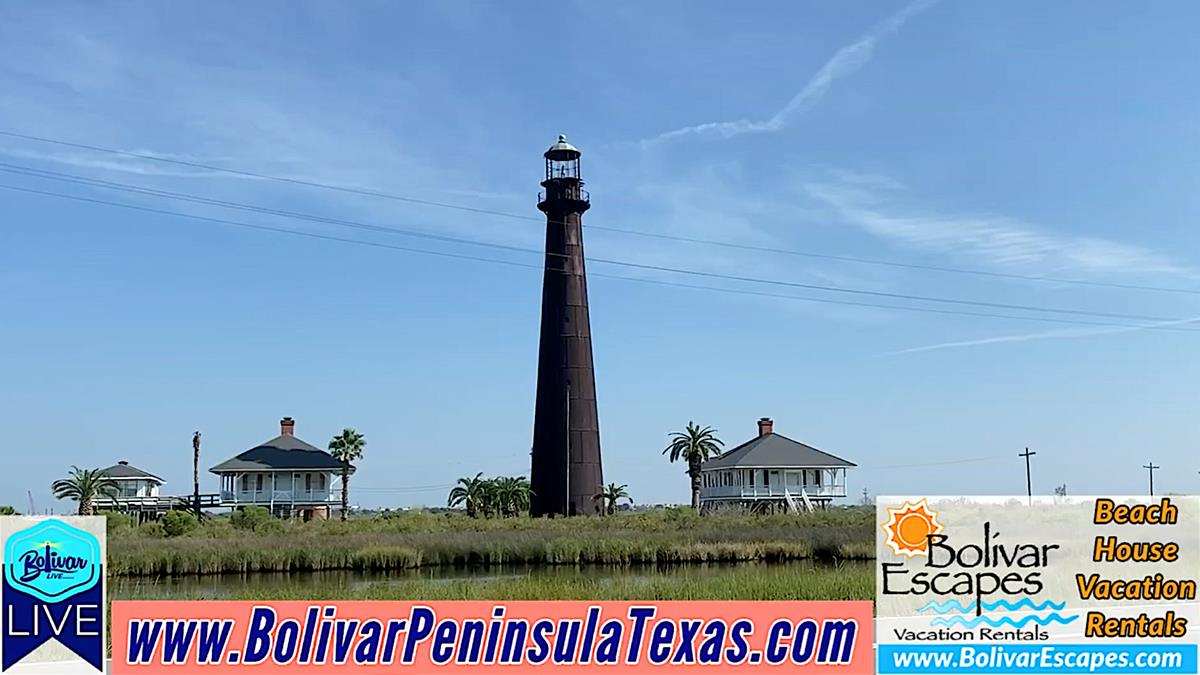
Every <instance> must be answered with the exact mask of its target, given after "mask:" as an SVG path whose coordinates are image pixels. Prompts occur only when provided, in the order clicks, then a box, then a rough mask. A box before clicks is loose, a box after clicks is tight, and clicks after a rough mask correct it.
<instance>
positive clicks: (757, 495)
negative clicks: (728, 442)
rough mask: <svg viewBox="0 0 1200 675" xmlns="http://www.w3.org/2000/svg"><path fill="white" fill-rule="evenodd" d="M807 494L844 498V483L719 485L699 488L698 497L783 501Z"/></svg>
mask: <svg viewBox="0 0 1200 675" xmlns="http://www.w3.org/2000/svg"><path fill="white" fill-rule="evenodd" d="M802 490H803V493H804V494H807V495H808V496H809V497H810V498H830V499H832V498H835V497H845V496H846V484H845V483H833V484H830V485H805V486H803V487H802V486H799V485H788V486H787V487H786V492H785V488H784V486H783V485H771V486H769V487H768V486H761V485H759V486H756V487H751V486H749V485H720V486H716V487H705V488H700V497H701V498H702V499H705V498H707V499H783V498H784V496H785V495H787V494H790V495H791V496H792V497H794V498H796V499H800V495H801V491H802Z"/></svg>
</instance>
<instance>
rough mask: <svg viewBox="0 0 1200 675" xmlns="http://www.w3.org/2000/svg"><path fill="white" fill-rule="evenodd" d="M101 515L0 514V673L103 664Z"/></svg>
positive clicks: (92, 667)
mask: <svg viewBox="0 0 1200 675" xmlns="http://www.w3.org/2000/svg"><path fill="white" fill-rule="evenodd" d="M104 534H105V520H104V518H103V517H96V516H90V517H64V518H39V517H31V516H4V517H0V549H2V550H3V556H4V557H3V567H4V573H3V580H2V582H0V607H2V612H3V614H2V618H0V671H3V672H6V673H7V672H20V671H22V669H23V668H22V667H29V666H32V665H34V664H46V663H54V664H55V665H56V668H55V672H76V671H78V672H93V671H96V670H99V671H101V672H103V669H104V650H105V642H104V630H105V628H104V612H105V598H104V575H105V565H104V563H105V558H104V556H105V549H104V546H105V539H104Z"/></svg>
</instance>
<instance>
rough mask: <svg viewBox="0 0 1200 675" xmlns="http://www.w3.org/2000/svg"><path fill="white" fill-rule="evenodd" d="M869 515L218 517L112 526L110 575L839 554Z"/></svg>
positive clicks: (869, 534)
mask: <svg viewBox="0 0 1200 675" xmlns="http://www.w3.org/2000/svg"><path fill="white" fill-rule="evenodd" d="M872 523H873V515H872V513H871V511H870V510H866V509H858V508H846V509H834V510H830V511H824V512H817V513H811V514H801V515H771V516H751V515H742V514H717V515H712V516H704V517H701V516H698V515H697V514H695V513H692V512H691V511H689V510H684V509H657V510H653V511H644V512H633V513H622V514H618V515H615V516H609V517H604V518H595V517H587V518H569V519H567V518H561V519H531V518H506V519H473V518H467V517H466V516H464V515H461V514H433V513H428V512H411V513H402V514H397V515H391V516H388V517H375V518H360V519H352V520H350V521H347V522H344V523H343V522H337V521H322V522H310V523H299V522H288V523H281V524H280V525H279V527H273V528H270V530H268V531H267V532H253V531H245V530H238V529H235V528H233V527H231V526H230V525H229V523H228V519H225V518H216V519H211V520H209V521H206V523H205V524H204V526H202V527H200V528H198V529H196V530H194V531H192V532H189V533H188V534H187V535H186V536H180V537H172V538H163V537H161V536H158V533H157V531H156V530H153V529H151V530H138V529H133V528H119V529H116V530H115V531H113V532H111V533H110V538H109V564H110V569H111V571H112V574H114V575H118V576H179V575H196V574H247V573H253V572H296V571H316V570H366V571H378V570H399V569H413V568H420V567H427V566H456V567H474V566H495V565H512V564H525V565H671V564H686V563H728V562H768V563H778V562H787V561H794V560H816V561H820V562H836V561H842V560H865V559H869V558H870V557H872V556H873V552H874V539H873V531H872Z"/></svg>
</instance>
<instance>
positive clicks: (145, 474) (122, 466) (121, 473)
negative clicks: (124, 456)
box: [100, 461, 164, 483]
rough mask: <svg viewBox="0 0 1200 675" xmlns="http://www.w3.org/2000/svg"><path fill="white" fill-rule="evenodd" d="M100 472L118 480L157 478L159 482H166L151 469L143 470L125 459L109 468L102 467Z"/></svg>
mask: <svg viewBox="0 0 1200 675" xmlns="http://www.w3.org/2000/svg"><path fill="white" fill-rule="evenodd" d="M100 473H102V474H104V475H105V476H108V477H109V478H113V479H116V480H121V479H134V478H148V479H150V480H156V481H158V482H159V483H162V482H164V481H163V479H161V478H159V477H158V476H155V475H154V474H152V473H150V472H149V471H143V470H141V469H139V468H137V467H136V466H133V465H131V464H130V463H129V462H124V461H122V462H117V463H116V464H113V465H112V466H110V467H108V468H107V469H100Z"/></svg>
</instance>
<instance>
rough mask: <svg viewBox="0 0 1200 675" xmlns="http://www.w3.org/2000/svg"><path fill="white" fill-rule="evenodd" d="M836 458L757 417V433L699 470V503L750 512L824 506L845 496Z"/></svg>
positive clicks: (843, 477) (843, 475)
mask: <svg viewBox="0 0 1200 675" xmlns="http://www.w3.org/2000/svg"><path fill="white" fill-rule="evenodd" d="M854 466H856V465H855V464H854V463H853V462H848V461H846V460H844V459H842V458H840V457H836V456H834V455H831V454H829V453H827V452H824V451H821V450H818V449H816V448H814V447H811V446H808V445H805V444H804V443H800V442H799V441H794V440H792V439H790V438H788V437H787V436H782V435H780V434H777V433H775V424H774V422H772V421H771V419H770V418H768V417H763V418H762V419H760V420H758V436H757V437H755V438H753V439H751V440H749V441H746V442H745V443H742V444H741V445H739V446H737V447H736V448H733V449H732V450H729V451H726V452H724V453H721V455H720V456H719V457H716V458H714V459H710V460H708V461H707V462H705V463H704V464H703V465H702V466H701V468H700V481H701V482H700V506H701V508H702V509H712V508H717V507H719V506H721V505H739V506H742V507H746V508H750V509H754V510H774V509H778V508H781V507H782V508H783V509H786V510H788V511H798V510H801V509H804V510H812V509H815V508H825V507H827V506H828V505H829V503H830V502H832V501H833V500H834V499H835V498H839V497H845V496H846V469H848V468H850V467H854Z"/></svg>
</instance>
